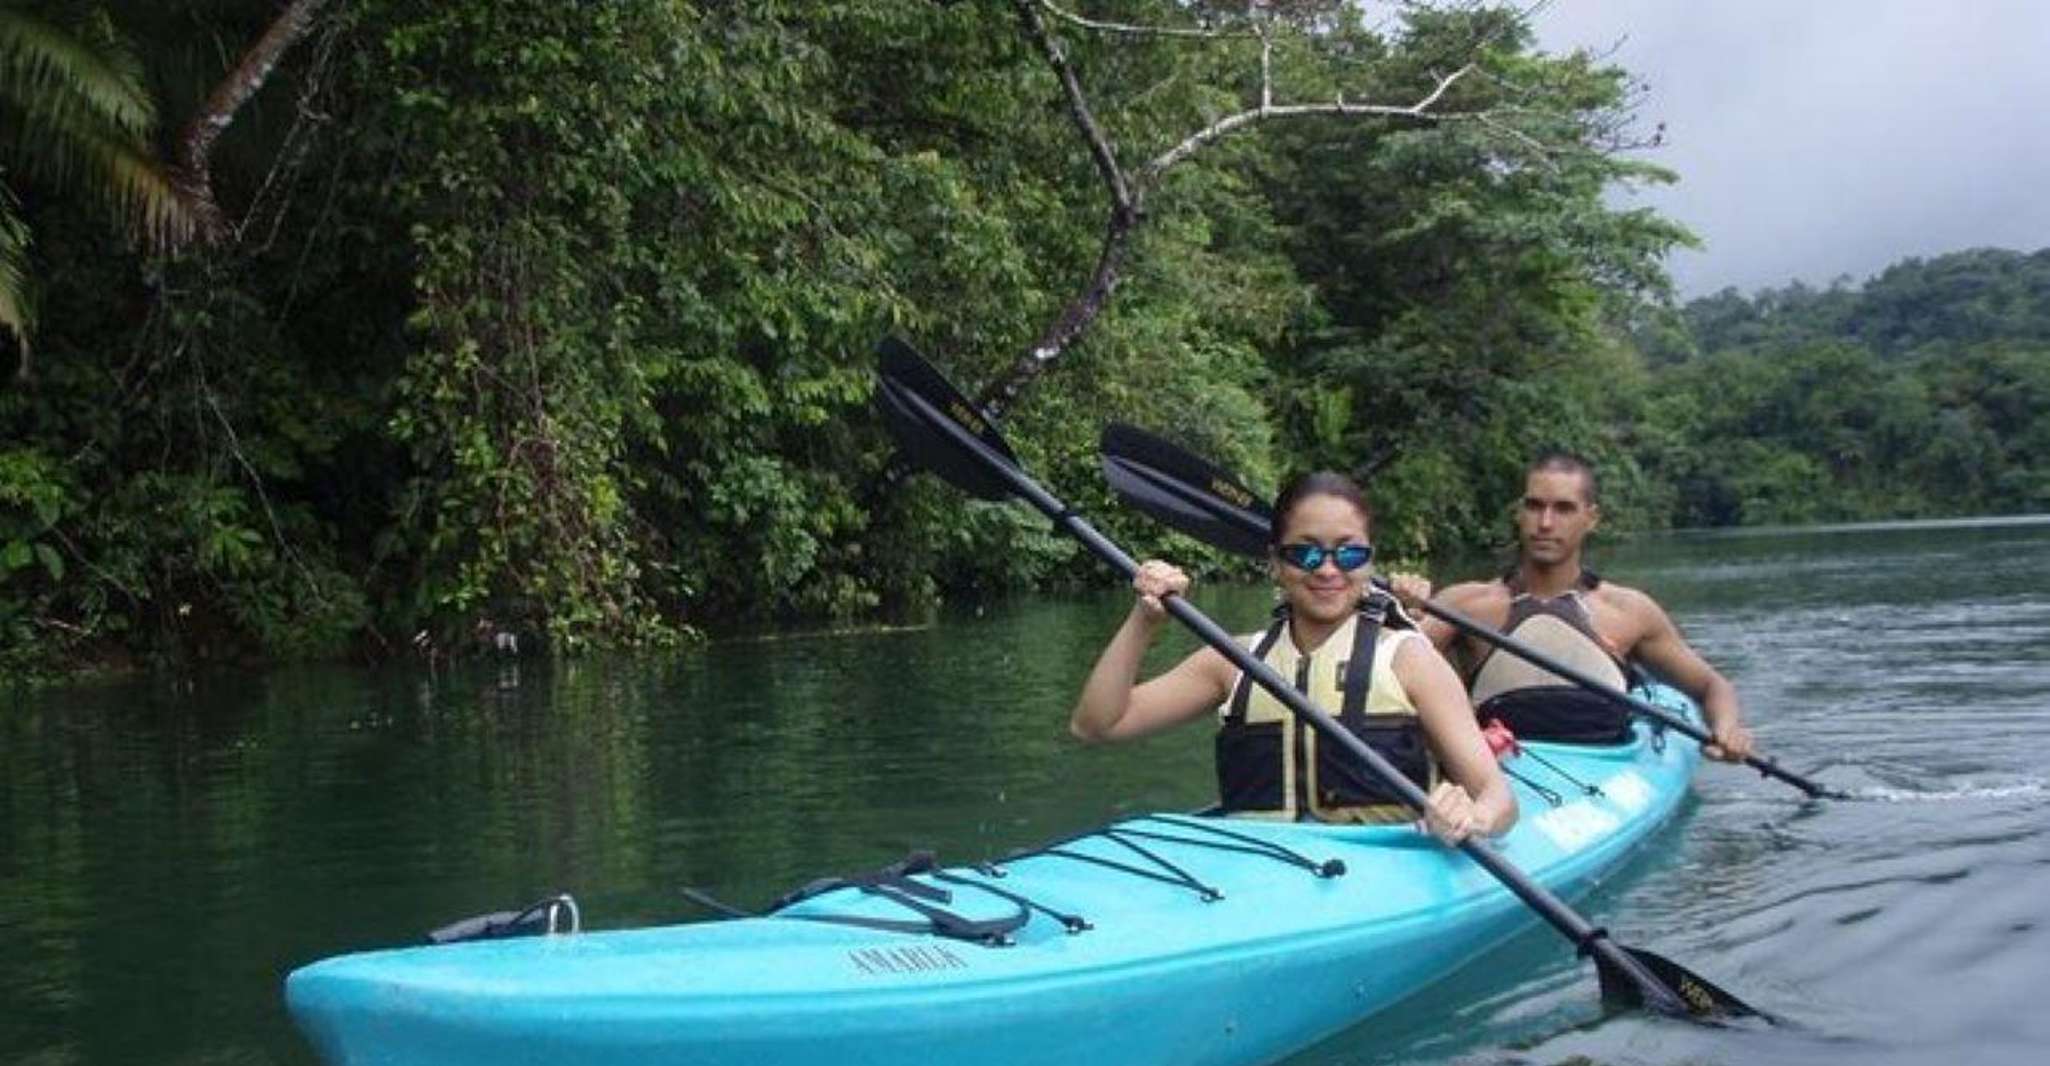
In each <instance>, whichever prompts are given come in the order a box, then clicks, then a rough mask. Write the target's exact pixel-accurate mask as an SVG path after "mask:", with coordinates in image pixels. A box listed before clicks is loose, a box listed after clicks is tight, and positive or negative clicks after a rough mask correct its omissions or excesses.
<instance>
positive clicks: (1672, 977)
mask: <svg viewBox="0 0 2050 1066" xmlns="http://www.w3.org/2000/svg"><path fill="white" fill-rule="evenodd" d="M1617 947H1619V948H1622V950H1623V951H1624V952H1626V953H1628V954H1629V956H1630V959H1631V960H1632V961H1634V962H1636V963H1637V964H1638V965H1640V966H1642V967H1643V968H1644V971H1645V972H1642V973H1636V972H1630V971H1626V970H1624V969H1623V968H1622V967H1620V966H1618V965H1616V964H1615V963H1612V962H1609V961H1608V960H1606V959H1604V958H1603V957H1602V956H1601V955H1599V954H1597V955H1596V956H1595V971H1596V972H1597V973H1598V974H1600V976H1601V985H1602V999H1603V1001H1604V1002H1607V1003H1609V1004H1610V1005H1612V1006H1617V1007H1628V1008H1643V1009H1646V1010H1651V1011H1655V1012H1657V1013H1660V1014H1670V1015H1674V1016H1677V1017H1683V1018H1690V1019H1693V1020H1695V1021H1705V1022H1714V1021H1727V1020H1730V1019H1733V1018H1761V1019H1764V1020H1766V1021H1772V1020H1773V1018H1772V1015H1769V1014H1767V1013H1765V1012H1764V1011H1761V1010H1759V1009H1757V1008H1756V1007H1753V1006H1751V1005H1750V1004H1749V1003H1746V1002H1744V1001H1743V1000H1741V999H1738V998H1737V997H1736V996H1733V995H1731V994H1730V993H1728V992H1725V991H1723V990H1722V989H1720V988H1717V987H1716V986H1715V985H1714V984H1713V983H1711V982H1710V981H1709V980H1708V978H1706V977H1703V976H1701V975H1700V974H1698V973H1695V972H1694V971H1692V970H1689V969H1688V968H1686V967H1685V966H1682V965H1680V964H1679V963H1677V962H1674V961H1673V960H1671V959H1668V958H1665V957H1664V956H1661V955H1654V954H1652V953H1651V952H1649V951H1644V950H1642V949H1639V948H1631V947H1622V945H1620V944H1619V945H1617ZM1653 982H1656V983H1655V984H1653ZM1647 985H1652V987H1647Z"/></svg>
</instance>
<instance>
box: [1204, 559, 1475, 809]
mask: <svg viewBox="0 0 2050 1066" xmlns="http://www.w3.org/2000/svg"><path fill="white" fill-rule="evenodd" d="M1387 602H1388V601H1387V600H1386V598H1385V594H1382V593H1378V592H1377V593H1375V594H1373V595H1371V596H1369V597H1368V598H1367V600H1366V601H1365V602H1363V603H1362V604H1361V605H1360V611H1359V613H1357V614H1355V615H1354V616H1353V617H1352V618H1350V619H1348V620H1347V621H1346V622H1345V624H1344V625H1342V626H1340V627H1339V628H1338V629H1337V630H1336V631H1334V632H1333V633H1332V634H1331V635H1330V636H1329V637H1328V638H1326V639H1325V641H1324V643H1323V645H1322V646H1320V647H1318V648H1317V649H1316V650H1315V651H1312V652H1309V653H1307V654H1305V653H1303V652H1302V651H1301V650H1299V649H1298V648H1297V647H1296V646H1295V641H1294V640H1293V639H1284V637H1285V636H1286V635H1287V634H1288V633H1289V625H1288V611H1287V608H1286V607H1285V606H1284V607H1282V608H1278V609H1277V610H1276V611H1275V617H1274V623H1273V625H1271V626H1269V627H1268V629H1267V631H1266V632H1265V633H1264V634H1262V635H1261V636H1260V637H1259V640H1258V643H1256V644H1254V645H1253V655H1254V657H1255V658H1257V659H1259V660H1260V661H1261V662H1264V663H1266V664H1267V665H1268V666H1270V667H1272V668H1273V669H1274V672H1275V673H1277V674H1280V675H1281V676H1282V677H1283V678H1285V679H1287V680H1289V681H1290V682H1292V683H1293V685H1294V686H1295V690H1296V691H1297V692H1300V693H1302V694H1303V695H1304V696H1306V697H1307V698H1308V699H1309V702H1310V703H1311V704H1312V705H1313V706H1315V707H1316V708H1317V709H1318V710H1320V711H1322V712H1323V713H1325V714H1327V715H1333V716H1335V717H1336V718H1337V719H1338V722H1339V724H1340V725H1342V726H1344V727H1345V729H1346V730H1347V731H1349V732H1351V733H1352V734H1353V735H1354V736H1356V737H1359V738H1360V739H1361V740H1363V741H1365V742H1367V743H1368V744H1370V745H1372V746H1373V748H1374V750H1375V751H1376V752H1378V753H1380V754H1381V756H1382V757H1384V758H1386V759H1387V760H1388V761H1389V762H1390V763H1391V764H1393V765H1394V766H1395V768H1396V769H1397V770H1399V771H1401V772H1402V774H1403V775H1404V776H1406V777H1408V778H1409V779H1410V780H1411V781H1413V782H1415V783H1416V785H1417V787H1419V788H1422V789H1424V790H1425V791H1426V792H1428V791H1429V790H1430V789H1431V787H1432V786H1433V785H1435V784H1436V783H1437V780H1438V764H1437V760H1436V759H1435V758H1434V757H1433V756H1432V755H1431V750H1430V745H1429V744H1428V743H1427V742H1426V739H1425V737H1424V734H1423V729H1422V727H1421V725H1420V724H1419V722H1418V720H1417V712H1416V707H1415V706H1414V705H1413V704H1411V703H1410V700H1409V695H1408V694H1407V693H1406V692H1404V691H1403V688H1402V683H1401V682H1400V681H1398V680H1397V679H1396V677H1395V669H1394V662H1395V651H1396V649H1397V648H1399V647H1401V645H1402V642H1403V641H1404V640H1418V639H1422V637H1421V634H1418V633H1416V632H1415V631H1414V630H1413V629H1392V628H1390V627H1389V623H1390V621H1391V619H1390V618H1389V616H1388V609H1387ZM1384 635H1385V637H1386V638H1388V639H1383V638H1384ZM1355 664H1357V667H1356V665H1355ZM1218 710H1219V713H1220V716H1221V720H1220V723H1219V726H1218V730H1217V793H1218V799H1219V804H1220V806H1221V807H1222V808H1223V809H1224V810H1225V811H1226V812H1227V813H1231V814H1239V815H1245V816H1250V817H1261V818H1280V819H1298V818H1303V819H1314V820H1317V821H1326V822H1352V823H1367V824H1374V823H1384V822H1402V821H1409V820H1411V819H1413V818H1415V817H1416V815H1415V814H1414V813H1413V812H1412V811H1410V809H1409V808H1408V807H1407V806H1405V805H1404V804H1403V803H1402V801H1401V800H1400V799H1399V798H1398V797H1397V796H1396V794H1395V793H1394V792H1393V791H1392V790H1390V789H1388V788H1387V787H1386V786H1384V785H1382V784H1381V782H1380V781H1379V780H1378V779H1377V778H1375V777H1374V775H1373V774H1372V773H1371V772H1370V771H1368V770H1367V768H1366V767H1365V766H1363V765H1360V764H1359V761H1358V760H1357V759H1355V758H1354V757H1353V756H1352V755H1350V754H1348V753H1347V752H1346V751H1345V750H1344V749H1343V748H1339V747H1337V746H1336V745H1320V744H1319V743H1318V740H1319V737H1318V735H1317V732H1316V730H1315V729H1313V728H1311V727H1310V726H1309V725H1308V724H1306V723H1303V722H1300V721H1298V720H1297V719H1296V717H1295V715H1294V714H1292V713H1291V712H1290V711H1289V709H1288V707H1287V705H1285V704H1283V703H1282V702H1281V700H1279V699H1277V698H1276V697H1275V696H1274V695H1273V694H1272V693H1270V692H1268V691H1267V690H1266V689H1265V688H1264V687H1262V686H1260V685H1259V684H1256V683H1255V682H1254V681H1253V679H1252V678H1251V677H1248V676H1247V675H1245V674H1244V673H1243V672H1242V673H1240V675H1239V679H1238V683H1237V684H1235V685H1233V686H1232V694H1231V698H1230V699H1229V700H1227V701H1226V702H1225V704H1224V705H1223V706H1222V707H1220V708H1218Z"/></svg>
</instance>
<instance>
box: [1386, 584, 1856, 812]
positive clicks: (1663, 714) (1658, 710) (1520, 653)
mask: <svg viewBox="0 0 2050 1066" xmlns="http://www.w3.org/2000/svg"><path fill="white" fill-rule="evenodd" d="M1423 608H1424V613H1425V614H1428V615H1430V616H1431V617H1433V618H1437V619H1439V620H1441V621H1443V622H1445V623H1446V624H1448V625H1450V626H1451V627H1452V628H1454V629H1457V630H1459V631H1460V632H1462V633H1465V634H1466V635H1467V636H1470V637H1472V638H1474V639H1475V640H1480V641H1485V642H1487V643H1489V644H1492V645H1494V646H1495V647H1497V648H1500V649H1502V650H1503V651H1506V652H1508V653H1510V654H1511V655H1515V656H1517V657H1518V658H1521V659H1523V660H1525V661H1527V662H1529V663H1531V664H1532V665H1534V666H1537V667H1540V668H1542V669H1544V670H1548V671H1550V672H1552V673H1554V674H1557V675H1559V676H1560V677H1562V678H1565V679H1566V680H1568V681H1571V682H1573V683H1574V684H1576V685H1579V686H1580V687H1581V688H1584V689H1587V690H1588V691H1589V692H1593V693H1596V694H1598V695H1600V696H1602V697H1604V698H1606V699H1608V700H1610V701H1612V702H1614V703H1617V704H1620V705H1621V706H1623V707H1624V708H1625V709H1627V710H1629V711H1630V712H1632V713H1634V714H1641V715H1643V716H1644V717H1646V718H1649V719H1651V720H1652V721H1655V722H1658V723H1659V724H1661V725H1663V726H1665V727H1666V728H1668V729H1671V730H1673V731H1674V732H1676V733H1679V734H1680V735H1682V736H1687V737H1692V738H1694V739H1695V740H1697V741H1700V742H1701V743H1703V744H1713V743H1715V738H1714V737H1713V736H1710V735H1709V734H1708V733H1707V732H1706V731H1704V730H1703V729H1701V728H1700V727H1699V726H1696V725H1695V724H1694V723H1692V722H1689V721H1688V720H1686V719H1685V718H1682V717H1680V716H1679V715H1676V714H1673V713H1672V712H1670V711H1668V710H1666V709H1665V708H1663V707H1660V706H1658V705H1657V704H1654V703H1650V702H1647V701H1645V700H1641V699H1638V698H1637V697H1635V696H1632V695H1630V694H1629V693H1627V692H1619V691H1617V690H1615V689H1613V688H1610V687H1609V686H1607V685H1604V684H1602V683H1601V682H1600V681H1598V680H1596V679H1595V678H1593V677H1590V676H1589V675H1587V674H1585V673H1583V672H1581V671H1579V670H1576V669H1574V668H1573V667H1571V666H1568V665H1566V664H1565V663H1562V662H1560V661H1559V660H1557V659H1555V658H1553V657H1551V656H1549V655H1546V654H1545V653H1544V652H1541V651H1539V650H1537V649H1536V648H1533V647H1531V646H1530V645H1528V644H1525V643H1523V642H1522V641H1520V640H1517V639H1516V638H1515V637H1512V636H1509V635H1508V634H1506V633H1502V632H1500V631H1498V630H1496V629H1495V628H1493V627H1492V626H1486V625H1482V624H1481V623H1480V622H1477V621H1475V620H1474V619H1472V618H1468V617H1467V616H1466V615H1463V614H1461V613H1459V612H1458V611H1455V610H1453V609H1452V608H1450V607H1441V606H1439V605H1438V604H1435V603H1425V604H1424V605H1423ZM1744 765H1746V766H1749V767H1752V768H1753V769H1756V770H1757V771H1758V772H1759V773H1761V774H1764V775H1765V776H1767V777H1776V778H1779V779H1780V780H1781V781H1785V782H1786V783H1787V784H1790V785H1792V786H1794V787H1795V788H1798V789H1800V790H1801V791H1803V792H1806V793H1807V794H1808V795H1809V796H1811V797H1815V798H1818V799H1819V798H1825V797H1828V798H1835V797H1837V796H1839V793H1837V792H1834V791H1832V790H1830V789H1826V788H1824V787H1822V786H1821V785H1818V784H1816V783H1815V782H1813V781H1810V780H1808V779H1807V778H1805V777H1802V776H1801V775H1800V774H1797V773H1795V772H1793V771H1792V770H1784V769H1781V768H1780V766H1779V764H1778V763H1775V762H1773V761H1772V760H1771V759H1766V758H1761V757H1759V756H1756V755H1746V756H1744Z"/></svg>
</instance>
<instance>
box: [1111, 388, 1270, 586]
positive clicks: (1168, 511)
mask: <svg viewBox="0 0 2050 1066" xmlns="http://www.w3.org/2000/svg"><path fill="white" fill-rule="evenodd" d="M1101 449H1102V452H1103V476H1104V478H1105V479H1107V480H1108V481H1109V482H1110V487H1111V489H1112V491H1114V492H1116V493H1117V494H1118V495H1119V496H1121V497H1123V498H1124V500H1125V502H1127V503H1129V504H1131V505H1132V506H1133V507H1136V508H1138V509H1139V511H1140V512H1141V513H1143V514H1146V515H1148V516H1150V517H1151V518H1153V519H1154V520H1155V521H1157V522H1160V523H1161V524H1163V525H1165V526H1167V527H1168V528H1170V529H1174V530H1178V531H1180V532H1182V533H1187V534H1188V535H1189V536H1191V537H1194V538H1196V539H1197V540H1200V541H1202V542H1203V543H1205V544H1209V545H1213V546H1215V547H1219V548H1223V549H1225V550H1226V551H1233V552H1238V553H1239V554H1241V555H1250V556H1255V557H1261V556H1265V555H1266V554H1267V547H1268V544H1267V539H1268V529H1269V527H1270V526H1271V525H1272V519H1271V517H1270V514H1269V512H1268V510H1267V505H1266V504H1264V503H1262V502H1260V497H1258V496H1256V495H1254V493H1253V490H1251V489H1249V488H1247V487H1245V486H1244V485H1242V484H1240V483H1239V481H1238V479H1237V478H1234V477H1232V476H1231V475H1230V474H1227V473H1225V472H1224V471H1223V470H1220V469H1218V468H1217V467H1215V466H1213V465H1211V464H1210V463H1209V462H1207V461H1205V460H1203V459H1200V458H1197V457H1196V456H1194V455H1192V454H1190V453H1189V452H1188V451H1186V450H1185V449H1183V448H1180V447H1177V446H1176V445H1174V444H1171V443H1169V442H1167V441H1165V440H1162V439H1161V438H1159V437H1156V436H1154V435H1153V434H1151V433H1148V432H1146V431H1145V430H1143V429H1140V428H1138V427H1137V426H1131V425H1126V424H1125V423H1123V422H1112V423H1111V424H1110V425H1108V426H1105V427H1103V440H1102V443H1101Z"/></svg>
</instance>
